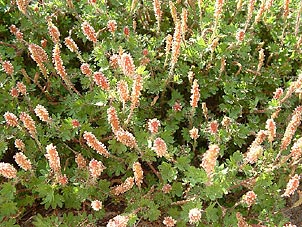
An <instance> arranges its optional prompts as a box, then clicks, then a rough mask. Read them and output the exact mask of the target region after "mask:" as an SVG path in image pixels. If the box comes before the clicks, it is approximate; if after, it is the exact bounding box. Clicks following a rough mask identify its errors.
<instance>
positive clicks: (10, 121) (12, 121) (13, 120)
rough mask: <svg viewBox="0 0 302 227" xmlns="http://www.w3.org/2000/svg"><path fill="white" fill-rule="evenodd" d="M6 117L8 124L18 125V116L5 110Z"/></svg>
mask: <svg viewBox="0 0 302 227" xmlns="http://www.w3.org/2000/svg"><path fill="white" fill-rule="evenodd" d="M4 119H5V121H6V124H7V125H9V126H12V127H16V126H18V117H17V116H16V115H15V114H13V113H10V112H5V114H4Z"/></svg>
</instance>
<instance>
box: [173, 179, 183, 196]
mask: <svg viewBox="0 0 302 227" xmlns="http://www.w3.org/2000/svg"><path fill="white" fill-rule="evenodd" d="M171 193H172V195H176V196H178V197H181V196H182V194H183V188H182V183H181V182H173V184H172V191H171Z"/></svg>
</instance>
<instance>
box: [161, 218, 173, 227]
mask: <svg viewBox="0 0 302 227" xmlns="http://www.w3.org/2000/svg"><path fill="white" fill-rule="evenodd" d="M163 224H164V225H165V226H167V227H174V226H175V225H176V220H174V219H173V218H172V217H170V216H169V217H165V218H164V220H163Z"/></svg>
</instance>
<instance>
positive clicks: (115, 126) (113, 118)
mask: <svg viewBox="0 0 302 227" xmlns="http://www.w3.org/2000/svg"><path fill="white" fill-rule="evenodd" d="M107 116H108V122H109V123H110V125H111V128H112V131H113V133H116V132H117V131H119V130H120V129H121V127H120V121H119V119H118V116H117V112H116V109H115V108H114V107H113V106H111V107H109V108H108V109H107Z"/></svg>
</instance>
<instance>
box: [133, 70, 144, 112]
mask: <svg viewBox="0 0 302 227" xmlns="http://www.w3.org/2000/svg"><path fill="white" fill-rule="evenodd" d="M142 89H143V77H142V76H141V75H137V76H136V77H135V80H134V83H133V87H132V92H131V106H130V109H131V110H132V111H133V110H134V109H135V108H136V107H137V106H138V104H139V98H140V95H141V90H142Z"/></svg>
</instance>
